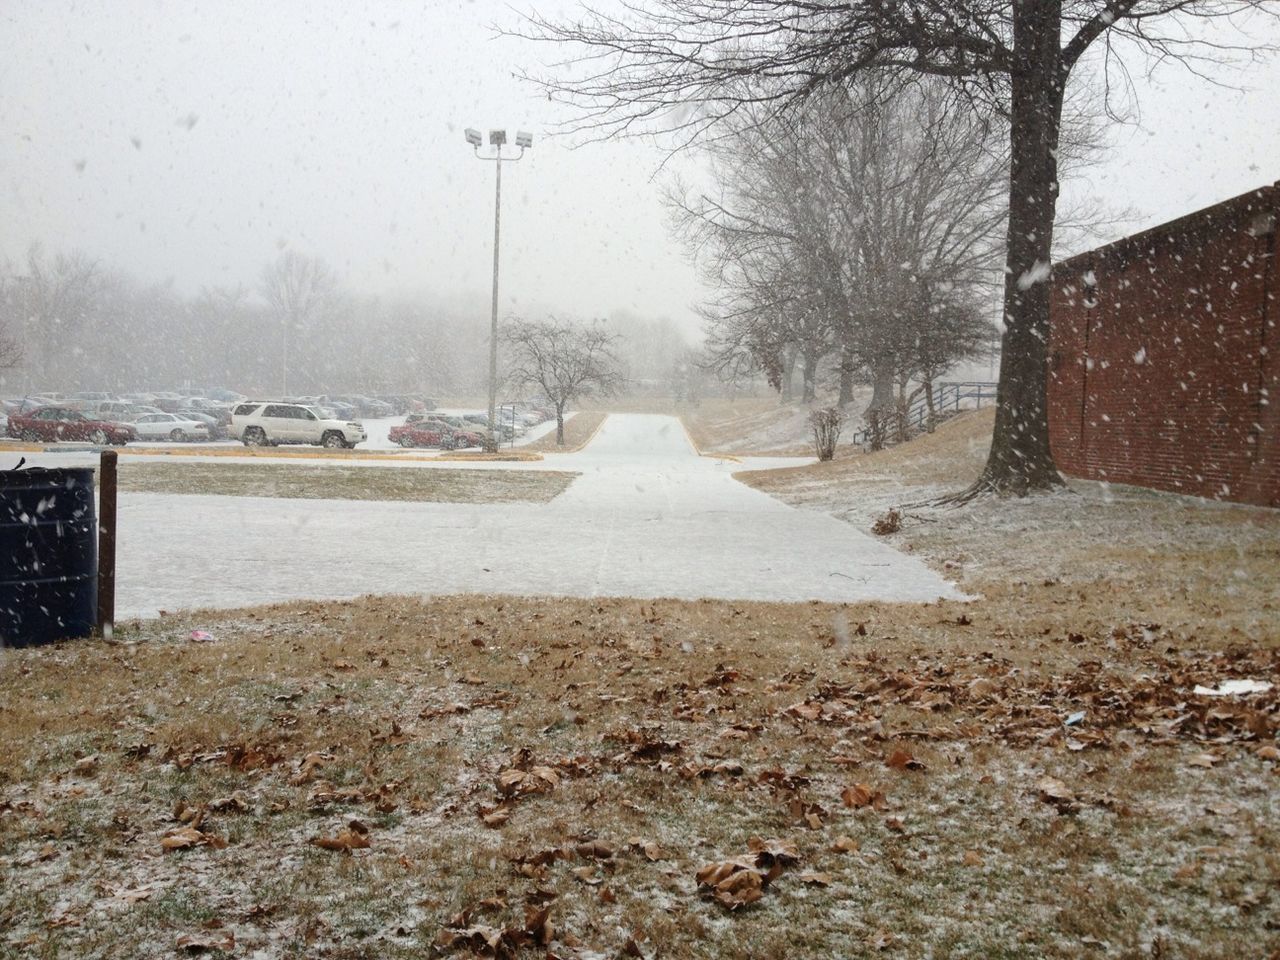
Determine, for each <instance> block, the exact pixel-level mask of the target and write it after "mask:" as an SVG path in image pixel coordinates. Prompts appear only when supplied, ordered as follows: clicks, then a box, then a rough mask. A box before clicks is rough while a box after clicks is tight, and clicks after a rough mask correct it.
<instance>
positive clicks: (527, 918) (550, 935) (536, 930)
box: [524, 907, 556, 947]
mask: <svg viewBox="0 0 1280 960" xmlns="http://www.w3.org/2000/svg"><path fill="white" fill-rule="evenodd" d="M524 932H525V933H526V934H527V935H528V936H530V937H532V938H533V942H534V943H536V944H537V945H538V946H540V947H545V946H547V945H548V944H549V943H551V941H552V940H554V939H555V933H556V929H555V926H554V925H553V924H552V923H551V908H550V907H526V908H525V913H524Z"/></svg>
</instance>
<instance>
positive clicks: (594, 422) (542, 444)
mask: <svg viewBox="0 0 1280 960" xmlns="http://www.w3.org/2000/svg"><path fill="white" fill-rule="evenodd" d="M607 416H608V414H607V413H604V412H602V411H599V410H585V411H580V412H578V413H575V414H574V415H573V416H572V417H570V418H569V419H568V420H566V421H565V424H564V445H563V446H561V445H559V444H557V443H556V432H555V431H554V430H552V431H551V432H550V433H548V434H546V435H545V436H542V437H539V438H538V439H537V440H534V441H533V442H532V443H529V444H526V445H524V446H523V447H519V448H518V449H520V450H539V451H542V452H544V453H545V452H550V453H575V452H576V451H578V450H581V449H582V448H583V447H585V446H586V445H587V443H588V441H590V440H591V438H592V437H594V436H595V434H596V431H597V430H599V429H600V424H602V423H604V418H605V417H607Z"/></svg>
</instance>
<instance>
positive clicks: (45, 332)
mask: <svg viewBox="0 0 1280 960" xmlns="http://www.w3.org/2000/svg"><path fill="white" fill-rule="evenodd" d="M25 268H26V273H25V275H23V276H20V277H13V278H12V281H11V286H10V296H12V298H13V302H14V304H15V307H14V310H15V324H14V325H15V326H17V327H18V328H19V329H18V330H17V331H16V333H15V334H12V335H16V336H17V337H18V338H19V339H20V341H21V342H22V343H23V344H24V347H25V349H24V350H23V359H24V361H25V365H26V367H27V375H28V380H29V381H32V382H33V385H35V386H37V387H38V386H39V385H38V383H35V381H39V380H43V379H45V378H50V377H58V378H59V381H60V382H62V381H70V380H71V379H72V378H73V377H74V376H75V375H76V373H77V371H75V370H74V369H73V367H74V366H75V359H76V358H75V357H73V356H72V355H71V354H70V352H68V351H67V345H68V344H69V343H75V342H77V341H78V339H79V338H80V337H81V336H82V334H83V332H84V328H85V326H86V325H87V324H88V323H89V321H90V319H91V318H92V317H93V315H94V313H95V311H96V309H97V308H98V306H99V303H100V301H101V297H102V293H103V290H104V288H105V287H106V286H107V285H108V277H107V276H106V274H105V272H104V271H103V270H102V268H101V266H100V265H99V264H98V262H97V261H96V260H94V259H92V258H90V257H89V256H88V255H86V254H84V253H82V252H80V251H72V252H71V253H58V254H56V255H54V256H53V257H48V256H46V255H45V252H44V248H43V247H42V246H41V245H40V244H39V243H33V244H31V246H30V248H29V249H28V250H27V260H26V265H25ZM41 389H43V388H41Z"/></svg>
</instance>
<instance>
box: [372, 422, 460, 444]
mask: <svg viewBox="0 0 1280 960" xmlns="http://www.w3.org/2000/svg"><path fill="white" fill-rule="evenodd" d="M454 437H455V431H454V430H453V428H452V427H450V426H449V425H448V424H447V423H441V422H439V421H438V420H434V421H433V420H423V419H418V420H414V421H412V422H410V423H401V424H397V425H396V426H394V427H392V428H391V430H390V431H389V432H388V433H387V438H388V439H389V440H390V441H391V442H392V443H398V444H400V446H402V447H439V448H440V449H442V450H452V449H454V447H455V446H456V445H457V443H456V441H455V439H454Z"/></svg>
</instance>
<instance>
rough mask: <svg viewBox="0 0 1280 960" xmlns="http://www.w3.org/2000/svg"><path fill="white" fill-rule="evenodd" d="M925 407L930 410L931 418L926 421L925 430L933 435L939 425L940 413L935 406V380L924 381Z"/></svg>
mask: <svg viewBox="0 0 1280 960" xmlns="http://www.w3.org/2000/svg"><path fill="white" fill-rule="evenodd" d="M924 405H925V406H926V407H927V408H928V410H929V417H928V419H927V420H926V421H925V430H927V431H928V432H929V433H933V429H934V427H936V426H937V425H938V413H937V410H936V409H935V408H934V406H933V380H931V379H929V378H927V377H926V378H925V381H924Z"/></svg>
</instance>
